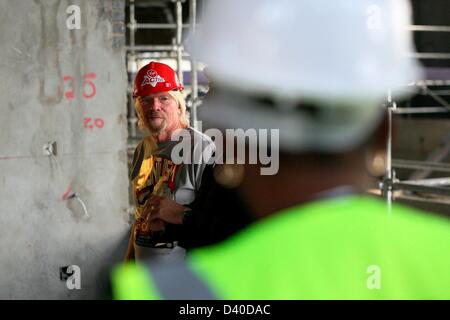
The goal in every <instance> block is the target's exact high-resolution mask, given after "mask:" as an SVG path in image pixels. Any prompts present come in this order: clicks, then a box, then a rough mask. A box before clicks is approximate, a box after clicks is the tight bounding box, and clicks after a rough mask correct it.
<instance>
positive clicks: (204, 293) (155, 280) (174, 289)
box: [112, 262, 216, 300]
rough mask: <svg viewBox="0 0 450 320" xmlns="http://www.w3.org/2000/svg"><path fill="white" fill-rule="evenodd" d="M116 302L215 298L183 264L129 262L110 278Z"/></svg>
mask: <svg viewBox="0 0 450 320" xmlns="http://www.w3.org/2000/svg"><path fill="white" fill-rule="evenodd" d="M112 283H113V286H112V289H113V297H114V299H118V300H155V299H165V300H186V299H195V300H215V299H216V297H215V295H214V294H213V293H212V292H211V291H210V290H209V289H208V287H206V285H205V284H204V283H203V281H201V280H200V279H199V278H198V277H197V275H196V274H195V273H194V272H192V270H191V269H189V267H188V266H187V265H186V264H185V263H179V264H176V265H169V264H162V263H161V264H156V263H151V262H147V263H146V264H145V265H144V264H139V263H128V264H124V265H121V266H119V267H117V268H116V269H115V270H114V272H113V275H112Z"/></svg>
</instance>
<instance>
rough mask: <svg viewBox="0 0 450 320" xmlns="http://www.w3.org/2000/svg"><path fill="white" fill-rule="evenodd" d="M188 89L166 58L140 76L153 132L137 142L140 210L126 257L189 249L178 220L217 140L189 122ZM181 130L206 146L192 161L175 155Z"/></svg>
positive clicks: (138, 100)
mask: <svg viewBox="0 0 450 320" xmlns="http://www.w3.org/2000/svg"><path fill="white" fill-rule="evenodd" d="M182 91H183V85H182V84H181V83H180V82H179V80H178V78H177V76H176V73H175V71H174V70H173V69H172V68H171V67H169V66H168V65H166V64H163V63H159V62H154V61H152V62H150V63H149V64H147V65H145V66H144V67H143V68H141V69H140V70H139V72H138V74H137V75H136V78H135V83H134V91H133V98H134V105H135V108H136V112H137V115H138V125H139V127H140V128H141V129H142V130H143V131H144V132H146V133H149V135H148V136H147V137H145V138H144V139H143V140H142V141H141V142H140V143H139V144H138V145H137V147H136V150H135V152H134V157H133V162H132V167H131V177H130V178H131V182H132V186H133V196H134V200H135V205H136V211H135V222H134V224H133V227H132V229H131V235H130V241H129V245H128V250H127V253H126V260H129V259H137V260H141V259H147V258H151V259H158V260H160V261H167V260H171V261H173V260H180V259H184V255H185V249H184V248H182V247H180V246H179V245H178V240H179V237H180V232H179V230H180V228H179V227H178V226H179V225H180V224H182V222H183V218H184V216H185V213H186V212H188V211H189V210H190V209H189V207H188V205H189V204H191V203H192V202H193V201H194V200H195V197H196V194H197V192H198V190H199V188H200V184H201V181H202V174H203V171H204V169H205V167H206V166H207V165H208V164H207V162H208V161H205V160H204V154H205V152H204V151H205V150H206V151H208V150H209V151H210V154H212V152H214V144H213V142H212V141H211V139H210V138H209V137H208V136H206V135H204V134H203V133H201V132H199V131H197V130H195V129H193V128H191V127H189V117H188V114H187V111H186V103H185V100H184V97H183V94H182ZM179 132H183V134H184V136H183V137H186V136H187V137H188V141H189V143H190V146H191V151H194V150H197V151H198V150H200V151H201V152H192V153H191V157H190V161H189V162H188V163H185V162H183V163H180V161H176V160H174V157H173V156H172V154H173V151H174V148H175V147H176V146H177V144H178V143H179V140H178V139H177V137H179V135H178V134H179Z"/></svg>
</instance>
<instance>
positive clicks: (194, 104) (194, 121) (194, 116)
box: [189, 0, 198, 129]
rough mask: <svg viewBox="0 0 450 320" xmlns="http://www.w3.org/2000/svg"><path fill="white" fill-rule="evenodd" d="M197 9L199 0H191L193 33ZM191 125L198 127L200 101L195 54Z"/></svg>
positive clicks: (192, 75)
mask: <svg viewBox="0 0 450 320" xmlns="http://www.w3.org/2000/svg"><path fill="white" fill-rule="evenodd" d="M196 11H197V1H196V0H191V2H190V11H189V22H190V30H191V35H192V36H193V35H194V34H195V28H196V23H197V21H196ZM191 88H192V92H191V99H192V104H191V126H192V127H193V128H194V129H198V128H197V103H198V78H197V61H196V59H195V57H194V56H191Z"/></svg>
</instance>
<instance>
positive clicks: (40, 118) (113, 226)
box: [0, 0, 129, 299]
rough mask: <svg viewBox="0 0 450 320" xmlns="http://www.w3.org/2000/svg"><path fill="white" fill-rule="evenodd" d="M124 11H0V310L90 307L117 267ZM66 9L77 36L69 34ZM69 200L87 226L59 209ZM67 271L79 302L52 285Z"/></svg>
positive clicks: (12, 6)
mask: <svg viewBox="0 0 450 320" xmlns="http://www.w3.org/2000/svg"><path fill="white" fill-rule="evenodd" d="M124 2H125V1H123V0H120V1H116V0H89V1H87V0H80V1H66V0H24V1H14V0H0V30H1V33H0V74H1V78H2V79H1V81H0V97H1V100H0V110H1V114H0V128H1V135H0V299H16V298H24V299H36V298H38V299H61V298H62V299H75V298H76V299H80V298H81V299H85V298H94V297H97V293H98V292H97V291H98V290H97V289H98V288H99V287H100V284H101V283H102V280H103V279H102V276H101V275H105V273H104V271H103V269H104V268H105V267H107V266H109V265H111V264H112V263H114V262H115V261H119V260H120V259H122V257H123V255H124V250H125V242H126V237H127V236H128V234H127V233H128V228H129V225H128V215H127V212H126V211H127V207H128V178H127V155H126V139H127V126H126V85H127V79H126V70H125V51H124V25H123V14H124ZM69 5H78V6H79V8H80V9H81V10H80V13H81V29H79V30H77V29H74V30H69V29H68V27H67V25H66V21H67V19H68V18H70V17H71V16H73V14H72V13H71V14H68V13H67V12H66V10H67V7H68V6H69ZM72 22H73V21H72ZM94 87H95V88H94ZM94 89H95V90H94ZM72 91H73V92H72ZM94 91H95V94H94ZM89 118H91V120H89ZM91 126H92V127H91ZM48 141H56V144H57V155H56V156H55V157H54V158H51V157H49V156H46V155H44V153H43V146H44V145H45V144H46V143H47V142H48ZM69 188H70V189H69ZM71 191H72V192H75V193H76V194H77V195H79V197H80V199H81V200H82V201H83V202H84V203H85V205H86V208H87V211H88V214H89V215H90V218H88V217H87V216H86V215H85V213H84V211H83V208H82V205H81V204H80V203H79V202H78V201H76V200H75V199H66V200H64V198H65V197H67V196H68V195H69V194H70V193H71ZM68 265H78V266H79V267H80V268H81V290H69V289H68V288H67V286H66V282H65V281H62V280H60V274H59V272H60V269H59V268H60V267H62V266H68Z"/></svg>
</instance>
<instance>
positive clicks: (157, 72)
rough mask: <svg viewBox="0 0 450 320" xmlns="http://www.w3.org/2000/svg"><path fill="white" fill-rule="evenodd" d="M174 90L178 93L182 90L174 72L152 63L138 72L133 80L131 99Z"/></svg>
mask: <svg viewBox="0 0 450 320" xmlns="http://www.w3.org/2000/svg"><path fill="white" fill-rule="evenodd" d="M174 89H178V90H180V91H182V90H183V89H184V88H183V85H182V84H181V83H180V81H178V77H177V74H176V73H175V71H174V70H173V69H172V68H171V67H169V66H168V65H167V64H164V63H160V62H155V61H152V62H150V63H149V64H147V65H145V66H143V67H142V68H141V69H140V70H139V71H138V73H137V75H136V78H135V79H134V90H133V97H141V96H147V95H150V94H153V93H159V92H167V91H172V90H174Z"/></svg>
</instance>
